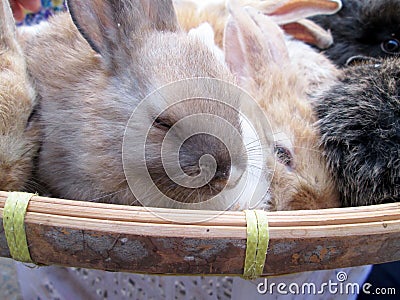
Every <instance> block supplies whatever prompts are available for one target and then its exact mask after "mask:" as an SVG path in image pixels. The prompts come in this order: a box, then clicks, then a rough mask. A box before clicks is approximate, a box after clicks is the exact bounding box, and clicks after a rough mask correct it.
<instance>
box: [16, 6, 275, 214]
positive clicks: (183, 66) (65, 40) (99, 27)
mask: <svg viewBox="0 0 400 300" xmlns="http://www.w3.org/2000/svg"><path fill="white" fill-rule="evenodd" d="M78 5H79V6H78ZM68 6H69V13H61V14H59V15H57V16H55V17H54V18H53V19H52V20H50V22H49V23H42V24H41V25H38V26H36V27H32V28H22V29H21V30H20V32H19V39H20V41H21V44H22V45H23V48H24V51H25V55H26V57H27V62H28V69H29V71H30V72H31V74H32V76H33V77H34V81H35V85H36V87H37V90H38V93H39V95H40V97H41V98H40V99H41V102H40V104H41V110H40V116H39V117H40V122H41V126H42V128H43V141H42V145H41V151H40V156H39V164H38V177H39V180H40V181H42V182H45V183H46V184H47V186H48V193H49V194H51V195H52V196H54V197H59V198H67V199H72V200H85V201H96V202H106V203H114V204H126V205H144V204H143V203H142V202H141V201H140V200H141V199H138V197H137V195H136V193H142V194H140V195H142V196H146V198H148V199H146V201H149V202H146V205H148V203H150V204H151V205H153V206H161V207H173V208H181V207H186V206H185V204H188V203H195V204H196V203H199V204H201V203H205V204H204V205H199V206H198V207H207V208H210V209H221V205H220V204H219V203H216V204H215V205H216V206H215V207H214V206H212V205H211V204H210V203H208V202H207V201H208V200H209V199H210V198H211V197H213V196H214V195H215V194H217V193H219V192H220V191H222V189H223V188H224V187H225V186H229V184H230V180H232V182H231V183H232V186H235V184H236V183H237V182H238V181H240V180H242V177H241V174H242V171H243V169H244V166H243V164H244V163H243V162H242V161H241V159H242V157H245V156H246V155H247V153H243V152H245V149H244V148H243V147H241V146H240V145H239V144H240V143H238V144H237V146H236V147H235V149H233V150H232V149H231V150H230V152H229V153H228V151H227V149H226V147H225V145H224V144H222V143H221V142H220V141H218V139H216V138H215V137H213V136H207V135H206V136H205V135H203V134H199V135H195V136H191V137H190V138H189V139H187V141H185V143H182V145H181V148H180V150H179V163H180V164H181V168H182V169H183V170H184V171H185V173H186V174H189V175H190V176H194V177H195V176H196V175H197V174H198V173H199V172H201V171H203V169H204V170H206V171H208V167H207V166H205V165H203V169H200V167H201V166H199V163H201V158H202V156H204V155H206V154H209V155H212V156H213V157H214V159H215V161H216V162H217V169H216V172H215V176H214V177H213V178H211V179H212V180H211V181H210V182H209V183H208V185H204V186H202V187H197V188H187V187H186V186H184V185H179V184H177V183H176V182H174V181H173V180H172V179H171V178H170V177H169V174H167V172H166V171H165V170H164V168H163V161H162V159H163V157H162V155H161V151H162V148H161V147H162V145H164V144H166V143H165V142H164V140H163V139H164V138H166V137H167V132H169V131H171V130H172V129H173V128H175V129H176V128H177V132H176V137H175V136H172V138H173V140H172V142H171V143H170V144H168V143H167V144H168V145H169V147H173V146H174V145H178V144H180V143H181V141H178V140H175V139H176V138H178V137H180V136H184V135H186V134H187V131H188V130H189V128H185V127H184V126H180V127H179V124H178V121H179V120H181V119H184V118H185V117H187V116H191V115H195V114H198V113H207V114H212V115H218V116H220V117H221V118H222V119H224V120H226V121H228V122H229V123H230V124H232V127H233V128H234V129H235V130H236V132H238V133H239V134H242V131H243V130H242V128H241V119H240V115H239V113H238V111H237V110H236V109H231V108H229V107H228V105H223V104H216V103H211V102H210V101H209V100H208V99H201V98H200V99H194V100H190V101H186V102H184V103H182V104H180V105H175V104H173V105H172V104H171V103H170V101H172V100H173V99H170V98H171V97H170V96H172V98H174V96H176V97H178V99H179V95H181V94H182V93H184V92H185V91H181V90H180V89H174V85H172V86H170V85H169V83H170V82H177V81H178V82H185V81H183V80H184V79H187V78H189V79H190V78H192V79H193V78H194V79H198V78H214V79H218V80H219V81H221V82H227V83H235V79H234V76H233V75H232V73H231V72H230V70H229V69H228V67H227V65H226V64H225V62H221V61H220V59H218V58H217V57H216V56H215V55H214V53H213V52H212V51H210V50H209V48H208V46H207V45H205V44H204V43H203V42H202V41H201V39H199V38H197V37H196V36H190V35H188V34H186V33H185V32H183V31H181V30H180V28H179V26H178V23H177V19H176V15H175V12H174V7H173V3H172V1H171V0H169V1H164V0H141V1H127V0H120V1H117V0H107V1H101V2H100V1H94V0H89V1H85V2H81V1H76V0H70V1H68ZM203 81H204V80H203ZM200 84H201V82H200ZM160 88H161V89H162V88H164V90H165V88H166V89H167V90H168V89H171V90H168V91H169V94H168V93H167V95H164V94H161V92H160ZM200 88H201V87H199V89H200ZM205 88H208V89H209V90H210V91H211V92H213V93H217V94H218V93H219V94H220V95H222V96H225V98H228V99H229V100H227V101H231V102H230V104H231V106H233V107H238V106H239V104H238V103H236V102H237V100H236V98H237V97H234V96H235V95H230V94H229V93H230V91H229V90H219V89H218V88H215V87H213V86H212V85H210V86H208V87H207V86H206V87H205ZM190 89H191V88H190V87H189V86H184V88H183V90H190ZM159 93H160V95H158V94H159ZM224 93H225V94H224ZM228 96H229V97H228ZM146 97H149V98H146ZM151 97H153V98H151ZM154 98H155V99H154ZM143 99H144V100H143ZM149 99H150V100H149ZM142 100H143V101H142ZM172 103H173V102H172ZM142 104H143V105H142ZM169 104H171V106H170V107H168V106H169ZM163 105H164V106H166V107H167V109H164V110H163V112H162V113H160V114H158V110H159V109H160V107H163ZM142 108H144V109H143V110H142V111H141V113H136V115H135V117H134V118H131V114H132V112H133V111H134V110H138V109H139V110H140V109H142ZM199 122H200V123H201V124H200V125H204V126H209V127H213V128H216V129H217V130H218V131H219V135H220V136H222V137H226V139H227V140H229V139H231V138H232V133H231V132H229V131H227V129H226V128H225V127H224V126H219V125H218V124H214V125H216V126H210V125H208V121H207V120H203V121H202V122H201V121H199ZM127 124H128V126H127ZM129 124H131V125H132V128H133V129H135V130H132V131H130V130H131V129H132V128H131V127H129V126H130V125H129ZM195 125H196V124H195ZM146 126H149V128H147V127H146ZM188 127H190V124H189V126H188ZM179 128H180V131H179ZM213 128H212V129H213ZM147 129H148V134H147V139H146V141H145V143H144V144H140V143H139V142H137V141H139V139H138V140H137V141H136V140H135V139H134V138H133V139H132V140H130V139H129V137H127V135H128V136H129V134H138V136H139V137H140V138H142V136H141V135H140V134H142V133H143V134H144V133H147ZM126 132H129V134H126ZM266 136H267V138H269V137H268V136H271V135H268V134H266ZM135 138H136V137H135ZM270 139H271V141H272V137H270ZM127 140H129V141H130V142H132V145H130V147H128V148H126V149H125V150H126V151H125V152H124V155H127V157H128V160H129V161H130V162H131V163H132V166H131V165H128V169H127V168H126V166H127V165H126V164H124V160H123V151H124V150H123V149H124V145H125V144H124V142H125V141H127ZM135 143H137V144H135ZM128 145H129V143H128ZM168 145H167V146H168ZM272 145H273V144H272V142H271V146H270V147H269V148H270V149H271V155H272V150H273V147H272ZM144 147H145V148H144ZM267 148H268V147H267ZM142 149H145V150H142ZM160 149H161V150H160ZM143 151H145V155H144V156H142V155H141V153H142V152H143ZM168 155H169V156H171V157H174V156H172V154H169V153H168ZM169 156H168V157H169ZM235 161H237V164H236V163H235V164H234V162H235ZM143 164H145V166H143ZM210 168H211V167H210ZM210 170H211V169H210ZM206 171H205V172H206ZM132 172H133V173H135V174H134V175H135V176H136V177H135V176H133V177H134V178H133V180H132V181H129V178H132V176H131V175H132ZM147 173H148V174H147ZM125 174H127V176H126V177H125ZM146 174H147V175H146ZM235 174H238V175H237V176H236V175H235ZM128 175H129V176H128ZM267 175H268V174H267ZM267 175H266V178H267ZM148 176H150V177H151V180H152V181H153V183H154V185H155V186H156V188H157V189H158V190H159V191H161V192H162V193H163V194H164V195H166V196H167V197H170V198H171V199H173V200H174V202H173V203H166V202H165V201H163V200H165V199H164V198H163V200H162V201H161V200H159V199H158V194H157V193H153V191H154V190H150V191H147V185H146V184H143V180H145V179H148ZM131 186H132V187H133V188H132V191H134V192H132V191H131V190H130V187H131ZM147 192H148V193H149V194H146V193H147ZM266 197H267V193H266ZM139 198H140V197H139ZM225 201H227V202H228V204H229V201H231V200H230V199H225ZM222 207H223V208H225V204H224V206H222Z"/></svg>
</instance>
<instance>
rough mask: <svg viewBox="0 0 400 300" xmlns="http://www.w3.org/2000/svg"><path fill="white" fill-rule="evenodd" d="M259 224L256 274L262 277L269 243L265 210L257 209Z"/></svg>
mask: <svg viewBox="0 0 400 300" xmlns="http://www.w3.org/2000/svg"><path fill="white" fill-rule="evenodd" d="M255 214H256V217H257V225H258V246H257V255H256V271H255V276H257V277H260V276H261V275H262V273H263V271H264V266H265V260H266V259H267V251H268V244H269V227H268V217H267V214H266V213H265V211H262V210H256V211H255Z"/></svg>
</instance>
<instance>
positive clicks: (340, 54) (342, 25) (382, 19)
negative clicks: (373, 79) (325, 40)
mask: <svg viewBox="0 0 400 300" xmlns="http://www.w3.org/2000/svg"><path fill="white" fill-rule="evenodd" d="M342 3H343V8H342V9H341V10H340V11H339V12H338V13H337V14H335V15H331V16H318V17H315V18H313V20H314V21H315V22H317V23H318V24H320V25H321V26H322V27H324V28H325V29H329V30H331V32H332V36H333V39H334V45H333V46H332V47H331V48H329V49H328V50H326V52H325V54H326V55H327V56H328V57H329V58H330V59H332V60H333V61H334V62H335V63H336V64H338V65H340V66H343V65H345V64H346V61H347V60H348V59H349V58H350V57H353V56H369V57H376V58H383V57H389V56H393V55H398V54H399V53H400V48H399V49H398V51H394V53H393V54H388V53H385V52H384V51H383V50H382V43H384V42H385V41H388V40H393V39H394V40H397V41H399V43H400V0H342ZM399 45H400V44H399Z"/></svg>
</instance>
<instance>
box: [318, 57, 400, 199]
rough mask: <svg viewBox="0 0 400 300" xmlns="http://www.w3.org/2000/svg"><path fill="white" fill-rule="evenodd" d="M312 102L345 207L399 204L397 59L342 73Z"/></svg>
mask: <svg viewBox="0 0 400 300" xmlns="http://www.w3.org/2000/svg"><path fill="white" fill-rule="evenodd" d="M316 103H317V107H316V110H317V113H318V117H319V119H320V121H319V127H320V130H321V134H322V140H323V146H324V148H325V156H326V158H327V160H328V163H329V167H330V169H331V171H332V172H333V174H334V177H335V179H336V182H337V184H338V187H339V190H340V192H341V197H342V202H343V205H345V206H359V205H370V204H379V203H387V202H395V201H400V58H390V59H384V60H382V62H381V63H378V64H377V63H372V64H363V65H358V66H353V67H349V68H346V69H345V71H344V75H343V77H342V78H341V79H340V83H338V84H337V85H336V86H334V87H333V88H332V89H331V90H330V91H328V92H326V93H325V94H324V95H323V97H321V98H319V99H318V100H317V101H316Z"/></svg>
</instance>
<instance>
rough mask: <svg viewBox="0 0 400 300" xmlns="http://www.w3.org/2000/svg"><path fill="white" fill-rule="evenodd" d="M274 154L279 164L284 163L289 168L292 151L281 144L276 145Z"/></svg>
mask: <svg viewBox="0 0 400 300" xmlns="http://www.w3.org/2000/svg"><path fill="white" fill-rule="evenodd" d="M275 155H276V157H277V158H278V161H279V162H280V163H281V164H284V165H285V166H287V167H289V168H292V167H293V156H292V153H290V150H289V149H287V148H285V147H281V146H276V147H275Z"/></svg>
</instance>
